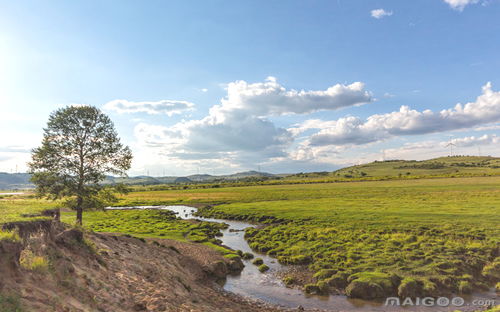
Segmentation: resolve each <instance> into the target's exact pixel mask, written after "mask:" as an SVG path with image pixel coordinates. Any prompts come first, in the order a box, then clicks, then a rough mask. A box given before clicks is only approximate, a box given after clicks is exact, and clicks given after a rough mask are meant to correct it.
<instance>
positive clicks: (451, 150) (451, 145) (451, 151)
mask: <svg viewBox="0 0 500 312" xmlns="http://www.w3.org/2000/svg"><path fill="white" fill-rule="evenodd" d="M448 146H449V147H450V157H451V156H453V146H455V147H456V146H457V145H456V144H455V143H453V140H452V139H450V143H448V144H446V146H445V147H448Z"/></svg>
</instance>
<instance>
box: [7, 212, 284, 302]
mask: <svg viewBox="0 0 500 312" xmlns="http://www.w3.org/2000/svg"><path fill="white" fill-rule="evenodd" d="M40 222H43V226H42V225H40V226H36V225H35V223H34V222H31V225H28V224H25V226H24V227H23V228H22V230H21V233H20V237H17V236H13V237H12V238H9V239H2V240H0V276H1V277H2V278H1V281H0V303H1V304H2V309H0V310H2V311H57V312H59V311H82V312H83V311H85V312H89V311H91V312H93V311H155V312H156V311H249V312H254V311H255V312H256V311H268V312H271V311H280V310H279V309H278V308H276V307H272V306H270V305H265V304H263V303H259V302H254V301H251V300H248V299H245V298H241V297H239V296H236V295H233V294H230V293H227V292H225V291H223V289H222V288H221V287H220V284H218V283H217V281H220V280H221V279H224V278H225V276H226V275H228V274H230V273H231V272H235V271H238V268H241V266H238V265H235V264H234V263H232V261H233V260H230V259H227V258H225V257H223V256H222V255H221V254H220V253H218V252H217V251H215V250H213V249H211V248H209V247H206V246H203V245H201V244H194V243H184V242H178V241H173V240H169V239H158V238H156V239H138V238H134V237H127V236H120V235H113V234H104V233H101V234H98V233H82V232H81V231H80V230H77V229H74V228H67V227H65V226H63V225H62V224H60V223H57V222H53V221H40ZM8 305H9V306H8ZM9 308H10V309H9Z"/></svg>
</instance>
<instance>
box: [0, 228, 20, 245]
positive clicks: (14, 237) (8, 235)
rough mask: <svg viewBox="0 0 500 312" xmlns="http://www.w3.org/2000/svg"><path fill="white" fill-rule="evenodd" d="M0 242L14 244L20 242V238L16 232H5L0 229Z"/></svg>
mask: <svg viewBox="0 0 500 312" xmlns="http://www.w3.org/2000/svg"><path fill="white" fill-rule="evenodd" d="M1 241H9V242H14V243H15V242H20V241H21V238H20V237H19V234H18V233H17V232H16V231H7V230H2V229H1V228H0V242H1Z"/></svg>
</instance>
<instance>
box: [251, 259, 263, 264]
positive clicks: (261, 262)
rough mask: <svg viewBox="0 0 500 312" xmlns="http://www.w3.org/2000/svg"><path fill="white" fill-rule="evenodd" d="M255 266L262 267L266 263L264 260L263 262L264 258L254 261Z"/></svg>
mask: <svg viewBox="0 0 500 312" xmlns="http://www.w3.org/2000/svg"><path fill="white" fill-rule="evenodd" d="M252 263H253V264H255V265H261V264H263V263H264V260H262V258H255V259H254V260H253V261H252Z"/></svg>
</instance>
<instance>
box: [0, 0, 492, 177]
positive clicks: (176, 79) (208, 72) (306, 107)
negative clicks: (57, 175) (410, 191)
mask: <svg viewBox="0 0 500 312" xmlns="http://www.w3.org/2000/svg"><path fill="white" fill-rule="evenodd" d="M499 16H500V0H418V1H415V0H414V1H401V0H392V1H391V0H387V1H385V0H377V1H375V0H373V1H372V0H370V1H367V0H349V1H347V0H328V1H319V0H302V1H292V0H286V1H285V0H273V1H269V0H265V1H259V0H252V1H218V0H209V1H204V0H203V1H202V0H199V1H195V0H187V1H186V0H180V1H174V0H171V1H153V0H151V1H126V0H120V1H118V0H116V1H113V0H106V1H91V0H88V1H62V0H61V1H58V0H54V1H29V0H26V1H7V0H0V133H1V136H0V172H2V171H3V172H24V171H25V170H26V162H27V161H29V159H30V150H31V149H32V148H34V147H36V146H39V145H40V142H41V138H42V133H43V127H44V126H45V125H46V122H47V120H48V116H49V115H50V113H51V112H53V111H54V110H56V109H58V108H61V107H65V106H68V105H75V104H78V105H82V104H84V105H93V106H96V107H99V108H100V109H101V110H102V111H103V112H104V113H105V114H107V115H109V116H110V117H111V119H112V120H113V122H114V124H115V126H116V129H117V131H118V134H119V135H120V137H121V139H122V141H123V143H125V144H127V145H128V146H130V147H131V149H132V151H133V153H134V161H133V165H132V168H131V170H130V171H129V175H145V174H147V175H151V176H165V175H177V176H180V175H189V174H195V173H208V174H227V173H234V172H238V171H246V170H258V169H260V170H261V171H267V172H272V173H292V172H308V171H326V170H328V171H330V170H335V169H337V168H340V167H343V166H347V165H353V164H361V163H366V162H370V161H374V160H383V159H416V160H421V159H429V158H433V157H441V156H448V155H450V154H451V153H452V154H453V155H492V156H500V53H499V51H500V18H498V17H499ZM450 142H451V143H453V147H452V148H450V146H449V143H450Z"/></svg>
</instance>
